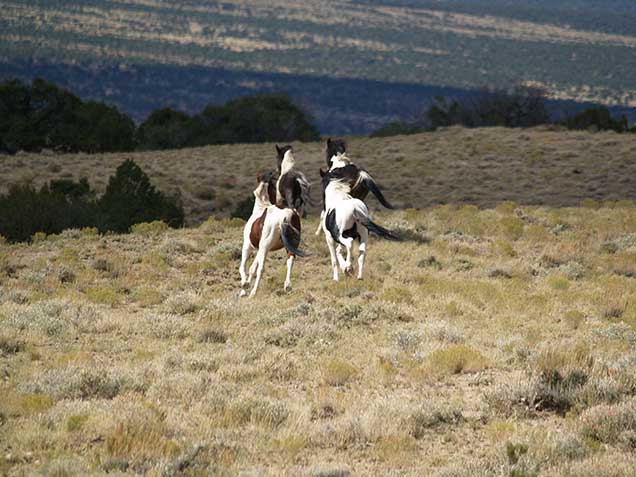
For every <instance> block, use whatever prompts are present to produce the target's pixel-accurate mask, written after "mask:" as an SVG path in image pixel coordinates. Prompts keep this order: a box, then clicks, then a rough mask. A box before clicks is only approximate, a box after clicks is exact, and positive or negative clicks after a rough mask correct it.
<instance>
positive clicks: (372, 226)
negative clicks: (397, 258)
mask: <svg viewBox="0 0 636 477" xmlns="http://www.w3.org/2000/svg"><path fill="white" fill-rule="evenodd" d="M358 220H359V221H360V223H361V224H362V225H364V226H365V227H366V228H367V229H369V232H373V233H374V234H376V235H378V236H379V237H381V238H383V239H387V240H393V241H396V242H401V241H402V238H400V237H398V236H397V235H395V234H394V233H393V232H391V231H390V230H388V229H385V228H384V227H382V226H381V225H378V224H376V223H375V222H372V221H371V219H370V218H369V217H358Z"/></svg>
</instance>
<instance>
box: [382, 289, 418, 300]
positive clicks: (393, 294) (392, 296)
mask: <svg viewBox="0 0 636 477" xmlns="http://www.w3.org/2000/svg"><path fill="white" fill-rule="evenodd" d="M381 297H382V299H383V300H385V301H388V302H391V303H406V304H411V303H413V293H411V290H409V289H408V288H406V287H399V286H394V287H390V288H387V289H385V290H384V291H383V292H382V295H381Z"/></svg>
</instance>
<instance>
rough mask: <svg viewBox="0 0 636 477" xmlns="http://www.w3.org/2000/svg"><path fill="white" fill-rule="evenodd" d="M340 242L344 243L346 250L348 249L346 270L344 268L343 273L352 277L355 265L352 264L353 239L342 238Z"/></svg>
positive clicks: (345, 262) (345, 263)
mask: <svg viewBox="0 0 636 477" xmlns="http://www.w3.org/2000/svg"><path fill="white" fill-rule="evenodd" d="M340 241H341V242H342V243H344V246H345V248H346V249H347V258H346V259H345V261H344V268H343V272H344V273H345V274H346V275H352V274H353V265H352V264H351V252H352V249H353V238H351V237H347V238H345V237H341V238H340Z"/></svg>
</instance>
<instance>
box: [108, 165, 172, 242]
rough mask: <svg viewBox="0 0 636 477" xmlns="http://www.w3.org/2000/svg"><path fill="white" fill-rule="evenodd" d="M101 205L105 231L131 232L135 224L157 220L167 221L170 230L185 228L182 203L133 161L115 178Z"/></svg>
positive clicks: (120, 167) (117, 172)
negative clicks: (156, 186) (164, 192)
mask: <svg viewBox="0 0 636 477" xmlns="http://www.w3.org/2000/svg"><path fill="white" fill-rule="evenodd" d="M98 206H99V211H100V220H99V223H98V228H99V229H100V231H102V232H105V231H108V230H111V231H114V232H120V233H123V232H128V231H129V229H130V227H131V225H133V224H137V223H140V222H150V221H153V220H163V221H164V222H166V223H167V224H168V225H169V226H170V227H181V226H182V225H183V220H184V212H183V207H182V206H181V204H180V203H179V201H178V200H177V199H176V198H169V197H166V196H165V195H164V194H163V193H162V192H159V191H157V190H156V189H155V187H154V186H153V185H152V184H151V183H150V179H149V178H148V176H147V175H146V174H145V173H144V171H142V170H141V168H140V167H139V166H138V165H137V164H135V162H134V161H132V160H130V159H128V160H126V161H124V162H123V163H122V164H121V165H120V166H119V167H118V168H117V171H116V172H115V175H114V176H111V178H110V180H109V181H108V186H107V187H106V192H105V193H104V195H103V196H102V197H101V198H100V199H99V201H98Z"/></svg>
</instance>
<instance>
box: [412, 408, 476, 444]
mask: <svg viewBox="0 0 636 477" xmlns="http://www.w3.org/2000/svg"><path fill="white" fill-rule="evenodd" d="M463 421H464V416H463V415H462V412H461V411H460V410H458V409H441V410H440V409H437V410H430V409H420V410H418V411H416V412H414V413H413V414H411V415H410V416H409V418H408V420H407V423H406V425H407V427H408V432H409V435H411V436H412V437H414V438H415V439H422V438H423V437H424V436H425V435H426V433H427V431H429V430H431V429H435V428H437V427H440V426H443V425H457V424H461V423H462V422H463Z"/></svg>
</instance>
